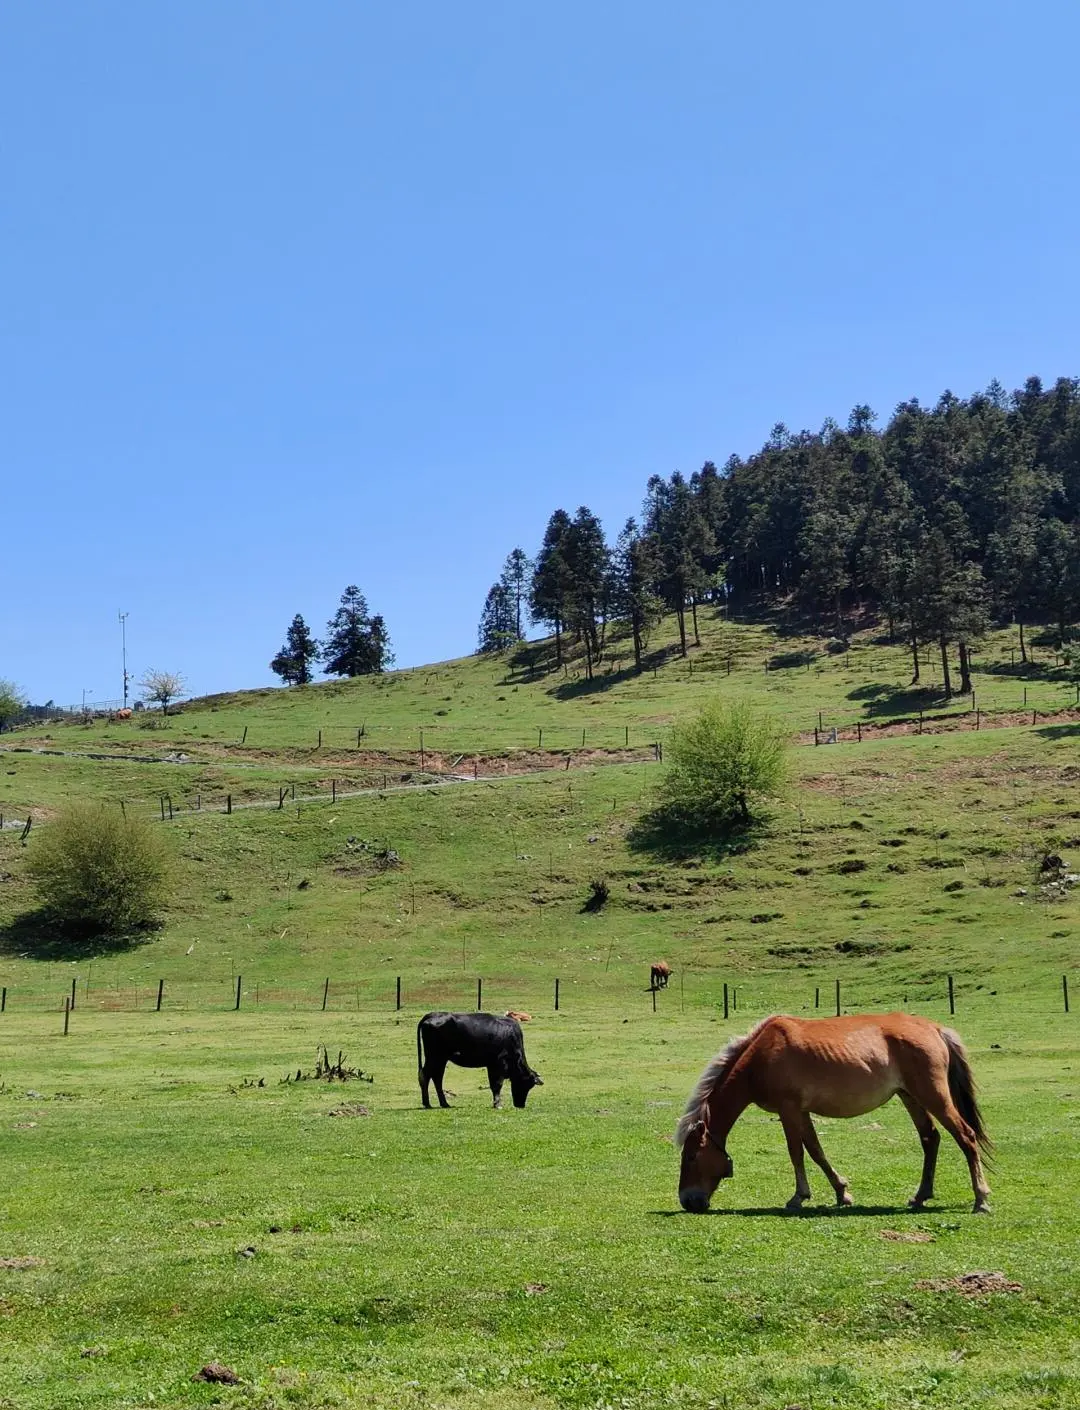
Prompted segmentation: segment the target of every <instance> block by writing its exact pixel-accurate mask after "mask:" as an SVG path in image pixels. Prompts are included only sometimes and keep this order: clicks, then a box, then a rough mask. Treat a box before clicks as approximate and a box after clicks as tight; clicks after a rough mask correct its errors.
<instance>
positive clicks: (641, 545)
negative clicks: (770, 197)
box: [479, 377, 1080, 694]
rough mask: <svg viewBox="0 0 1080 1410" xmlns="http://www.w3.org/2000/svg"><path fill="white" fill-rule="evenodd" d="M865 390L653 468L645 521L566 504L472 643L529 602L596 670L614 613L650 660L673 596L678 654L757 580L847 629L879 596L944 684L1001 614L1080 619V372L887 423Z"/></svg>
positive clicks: (964, 671) (517, 553) (515, 559)
mask: <svg viewBox="0 0 1080 1410" xmlns="http://www.w3.org/2000/svg"><path fill="white" fill-rule="evenodd" d="M875 421H876V417H875V415H874V413H873V412H872V411H871V410H870V408H869V407H868V406H857V407H855V409H854V410H853V411H852V412H851V414H850V416H849V417H848V420H847V424H846V426H843V427H842V426H840V425H839V424H838V423H837V422H835V421H832V420H829V421H826V423H825V425H824V426H822V428H821V430H820V431H817V432H812V431H799V432H791V431H789V430H788V429H787V427H786V426H784V425H783V424H777V425H776V426H774V427H773V429H772V432H771V433H770V435H769V438H768V440H767V441H766V442H765V444H764V445H763V446H762V448H761V449H760V450H759V451H757V452H756V453H754V454H753V455H751V456H749V457H748V458H746V459H745V460H743V459H740V458H739V457H738V456H735V455H733V456H731V457H730V458H729V459H728V460H727V461H726V462H725V463H724V465H723V467H722V468H719V469H718V468H717V466H716V465H715V464H714V463H713V462H712V461H707V462H706V463H705V464H704V465H703V466H702V468H701V469H700V470H698V471H696V472H695V473H694V474H692V475H690V476H689V478H687V477H685V476H684V475H682V474H681V473H679V472H676V473H674V474H672V475H671V476H670V477H669V478H667V479H664V478H663V477H661V476H659V475H654V476H652V477H651V478H650V479H649V481H648V483H647V485H646V489H645V500H644V505H643V507H642V511H641V515H640V518H630V519H628V520H627V521H626V523H625V525H624V526H623V528H622V530H621V532H620V533H619V535H618V536H617V538H616V540H615V542H614V543H613V544H609V543H608V542H607V541H606V539H605V536H604V532H603V529H602V526H601V524H600V521H599V519H598V518H597V517H596V515H594V514H593V513H592V512H591V511H590V510H589V509H588V508H587V507H585V506H582V507H581V508H579V509H578V510H577V512H576V513H575V514H574V515H572V516H571V515H570V514H568V513H567V512H566V511H565V510H564V509H557V510H555V512H554V513H553V514H552V515H551V517H550V519H549V520H548V523H547V527H546V529H545V532H544V537H543V541H542V543H541V546H540V548H539V550H538V552H537V554H536V556H535V558H534V559H533V560H531V561H530V560H529V559H528V558H527V556H526V555H525V553H524V552H523V551H522V550H521V549H520V548H518V549H515V550H514V551H513V552H512V553H511V554H510V556H509V557H508V558H507V561H506V565H505V566H504V569H503V572H502V575H501V576H500V579H499V581H498V582H496V583H495V584H494V585H493V586H492V588H491V589H490V591H489V592H488V595H487V600H486V602H485V604H484V609H483V613H482V615H481V620H480V631H479V638H480V639H479V649H480V650H481V651H498V650H502V649H504V648H506V647H507V646H509V645H510V644H512V642H513V641H515V640H518V639H519V638H521V636H522V635H523V616H522V614H523V609H524V610H527V612H528V615H529V617H530V619H531V621H532V622H534V623H538V624H542V625H544V626H545V627H547V628H548V629H549V631H550V632H551V634H552V635H553V636H554V640H555V659H556V663H557V664H559V665H561V664H562V662H563V659H564V644H565V641H566V638H567V637H569V638H571V639H572V640H573V641H574V642H575V643H576V644H578V645H580V647H581V648H583V650H582V657H583V660H584V664H585V672H586V675H587V676H588V677H590V678H591V676H592V674H593V671H594V668H595V666H596V663H597V661H598V659H599V656H600V652H601V650H602V648H603V643H604V639H605V634H606V632H607V630H608V628H609V626H610V625H611V624H613V623H614V624H618V625H619V626H620V627H621V629H622V630H623V631H624V632H625V634H626V636H627V637H628V638H629V640H630V641H632V643H633V651H634V664H635V667H636V669H638V670H641V669H642V662H643V655H644V652H645V651H646V649H647V643H648V638H649V633H650V631H651V629H652V628H653V627H654V626H655V625H656V623H657V622H658V621H659V619H660V617H661V616H662V615H663V614H664V613H665V612H674V613H675V615H676V618H677V621H678V630H679V649H680V651H681V653H682V654H683V655H684V656H685V655H686V653H687V650H688V642H689V639H690V638H691V637H692V638H693V640H694V641H695V643H698V644H700V637H699V635H698V623H697V609H698V606H699V605H700V604H701V603H703V602H708V601H717V600H726V599H734V600H735V601H738V600H740V599H742V598H743V597H745V596H748V595H750V594H753V595H755V596H759V595H764V596H765V597H767V598H769V597H771V598H774V599H777V600H779V599H783V600H787V601H790V602H791V603H792V604H793V605H797V606H798V607H800V608H801V609H803V610H804V611H806V612H808V613H810V614H812V615H813V616H814V617H815V618H816V619H817V621H818V623H819V626H820V628H821V629H822V630H823V631H828V632H830V633H831V634H833V635H835V636H836V637H838V638H841V639H844V638H845V637H846V634H847V632H848V631H849V629H850V622H851V618H852V615H853V614H854V613H856V612H859V611H862V610H865V609H869V610H872V611H874V612H876V613H878V614H880V615H881V616H882V617H884V618H885V620H886V621H887V623H888V628H889V632H890V635H891V636H894V637H895V636H898V635H901V634H902V637H903V639H904V640H906V641H907V642H908V644H909V646H910V649H911V656H912V666H913V682H917V681H918V680H919V646H920V645H926V644H935V645H936V646H938V647H939V648H940V651H941V661H942V671H943V680H944V686H945V691H946V694H951V693H952V689H953V676H952V671H951V669H950V648H951V647H953V646H955V648H956V659H957V663H958V666H959V681H958V689H959V690H960V691H961V692H964V691H968V690H970V688H971V682H970V665H969V650H970V647H971V644H972V643H973V642H974V641H975V640H977V639H978V638H979V637H980V636H981V635H982V634H983V633H984V632H985V631H986V630H987V628H988V626H989V625H990V623H991V622H992V621H1000V622H1015V623H1016V624H1017V625H1018V627H1019V632H1020V636H1019V647H1020V654H1021V659H1022V660H1023V661H1026V660H1027V640H1026V638H1025V634H1024V629H1025V627H1029V626H1032V625H1034V624H1035V623H1049V624H1051V625H1052V626H1053V629H1054V632H1055V637H1056V639H1057V641H1058V642H1059V644H1061V643H1064V642H1065V641H1066V640H1067V639H1068V636H1069V630H1070V627H1071V626H1072V624H1073V623H1074V622H1075V621H1076V620H1077V618H1078V617H1080V380H1077V379H1075V378H1060V379H1058V381H1056V382H1055V383H1054V385H1053V386H1052V387H1049V388H1046V387H1044V386H1043V384H1042V382H1041V381H1040V380H1039V379H1038V378H1037V377H1031V378H1029V379H1028V380H1027V381H1026V382H1025V384H1024V386H1023V388H1022V389H1020V390H1018V391H1015V392H1012V393H1007V392H1005V390H1004V389H1003V388H1002V386H1001V385H1000V384H999V383H997V382H993V383H991V385H990V386H989V387H988V388H987V389H986V391H985V392H979V393H976V394H975V395H974V396H971V397H968V398H967V399H966V400H965V399H961V398H959V397H956V396H954V395H953V393H951V392H948V391H947V392H945V393H943V394H942V396H941V397H940V398H939V399H938V401H937V402H936V404H935V405H934V406H933V407H924V406H922V405H921V404H920V403H919V401H918V400H917V399H912V400H910V401H905V402H901V403H900V405H899V406H898V407H897V408H896V410H895V411H894V413H893V415H892V417H891V418H890V420H889V422H888V424H887V425H886V426H884V427H883V428H881V429H878V428H877V427H876V425H875Z"/></svg>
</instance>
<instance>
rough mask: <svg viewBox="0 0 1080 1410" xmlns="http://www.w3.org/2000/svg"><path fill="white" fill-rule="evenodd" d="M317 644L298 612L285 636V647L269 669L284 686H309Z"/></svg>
mask: <svg viewBox="0 0 1080 1410" xmlns="http://www.w3.org/2000/svg"><path fill="white" fill-rule="evenodd" d="M319 651H320V647H319V643H318V642H317V641H316V640H315V638H314V637H313V636H312V635H311V632H310V631H309V630H308V625H307V623H306V622H305V621H304V619H303V617H301V615H300V613H299V612H298V613H297V614H296V616H295V617H294V618H293V619H292V622H291V623H290V625H289V630H288V632H287V633H286V635H285V645H284V646H283V647H282V648H281V650H280V651H279V652H278V654H277V655H276V656H275V657H274V659H273V660H272V661H271V662H270V669H271V670H272V671H273V672H274V674H275V675H277V676H280V677H281V679H282V680H283V681H284V682H285V684H286V685H309V684H310V682H311V681H312V679H313V677H314V672H313V670H312V666H313V665H314V663H315V662H316V661H317V660H318V659H319Z"/></svg>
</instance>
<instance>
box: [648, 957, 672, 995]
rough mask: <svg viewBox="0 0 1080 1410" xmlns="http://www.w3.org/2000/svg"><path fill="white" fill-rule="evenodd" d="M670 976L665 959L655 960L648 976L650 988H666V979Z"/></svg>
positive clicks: (669, 967) (668, 966)
mask: <svg viewBox="0 0 1080 1410" xmlns="http://www.w3.org/2000/svg"><path fill="white" fill-rule="evenodd" d="M670 978H671V966H670V965H669V964H668V963H667V961H666V960H657V961H656V962H655V963H654V965H653V967H652V973H651V974H650V976H649V988H650V989H666V988H667V985H668V980H669V979H670Z"/></svg>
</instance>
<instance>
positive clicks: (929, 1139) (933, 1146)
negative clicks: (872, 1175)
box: [897, 1092, 941, 1209]
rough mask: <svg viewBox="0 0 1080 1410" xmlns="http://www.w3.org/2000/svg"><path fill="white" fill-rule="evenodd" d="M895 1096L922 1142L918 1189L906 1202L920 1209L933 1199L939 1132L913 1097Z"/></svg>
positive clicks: (902, 1093) (939, 1140)
mask: <svg viewBox="0 0 1080 1410" xmlns="http://www.w3.org/2000/svg"><path fill="white" fill-rule="evenodd" d="M897 1096H898V1097H899V1098H900V1100H901V1101H902V1102H903V1103H904V1106H905V1107H906V1109H907V1114H908V1115H909V1116H910V1117H911V1119H912V1121H913V1122H914V1123H915V1130H916V1131H918V1133H919V1140H920V1141H921V1142H922V1151H923V1165H922V1179H921V1180H920V1181H919V1188H918V1189H917V1190H916V1191H915V1194H914V1195H913V1197H912V1198H911V1199H910V1200H908V1203H909V1204H910V1205H911V1208H912V1209H922V1207H923V1205H924V1204H925V1203H926V1201H927V1200H928V1199H933V1198H934V1172H935V1171H936V1169H937V1157H938V1146H940V1145H941V1132H940V1131H939V1130H938V1128H937V1127H936V1126H935V1125H934V1123H933V1122H932V1121H931V1119H930V1115H929V1113H928V1112H927V1110H926V1108H925V1107H923V1106H920V1105H919V1103H918V1102H917V1101H916V1100H915V1098H914V1097H909V1096H908V1094H907V1093H906V1092H898V1093H897Z"/></svg>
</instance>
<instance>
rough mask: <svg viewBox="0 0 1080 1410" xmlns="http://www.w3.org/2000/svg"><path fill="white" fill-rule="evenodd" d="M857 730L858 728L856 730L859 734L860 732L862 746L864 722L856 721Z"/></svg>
mask: <svg viewBox="0 0 1080 1410" xmlns="http://www.w3.org/2000/svg"><path fill="white" fill-rule="evenodd" d="M855 728H856V729H857V730H858V732H859V743H860V744H861V743H862V720H856V721H855Z"/></svg>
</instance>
